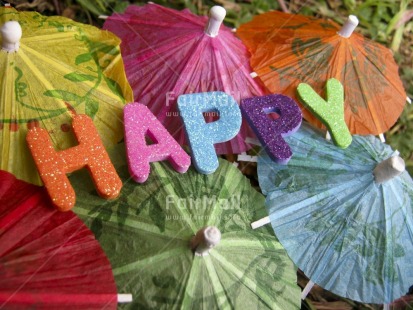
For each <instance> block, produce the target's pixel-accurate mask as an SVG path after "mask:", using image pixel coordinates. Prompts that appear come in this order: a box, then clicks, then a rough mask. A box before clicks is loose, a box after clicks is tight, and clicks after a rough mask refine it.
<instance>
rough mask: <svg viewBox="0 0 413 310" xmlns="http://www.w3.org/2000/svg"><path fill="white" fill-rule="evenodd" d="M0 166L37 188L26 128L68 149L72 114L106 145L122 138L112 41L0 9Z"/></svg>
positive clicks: (118, 61) (61, 21)
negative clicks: (83, 118) (85, 118)
mask: <svg viewBox="0 0 413 310" xmlns="http://www.w3.org/2000/svg"><path fill="white" fill-rule="evenodd" d="M0 27H1V46H2V49H1V51H0V68H1V78H0V89H1V91H0V158H1V161H0V163H1V164H0V168H1V169H3V170H6V171H9V172H11V173H13V174H14V175H16V176H17V177H18V178H19V179H22V180H25V181H28V182H31V183H35V184H40V179H39V176H38V174H37V172H36V169H35V167H34V163H33V160H32V159H31V155H30V152H29V151H28V149H27V146H26V140H25V138H26V133H27V130H28V128H31V127H33V126H40V127H42V128H45V129H47V130H48V131H49V133H50V135H51V136H52V139H53V142H54V145H55V147H56V148H57V149H65V148H67V147H69V146H71V145H73V142H74V140H73V137H72V134H71V132H70V130H71V126H70V124H71V118H72V115H73V113H79V114H87V115H89V116H91V117H92V118H93V120H94V123H95V126H96V127H97V129H98V131H99V133H100V135H101V137H102V139H103V142H104V144H105V145H106V146H109V145H113V144H114V143H117V142H119V140H121V139H122V137H123V123H122V108H123V106H124V104H125V103H127V102H132V101H133V94H132V90H131V88H130V85H129V84H128V82H127V80H126V75H125V72H124V68H123V62H122V58H121V55H120V50H119V44H120V41H119V39H118V38H116V36H115V35H113V34H111V33H109V32H107V31H102V30H100V29H98V28H96V27H93V26H90V25H84V24H80V23H76V22H74V21H72V20H70V19H67V18H64V17H58V16H55V17H46V16H42V15H40V14H38V13H36V12H17V11H16V10H15V9H13V8H10V7H1V8H0Z"/></svg>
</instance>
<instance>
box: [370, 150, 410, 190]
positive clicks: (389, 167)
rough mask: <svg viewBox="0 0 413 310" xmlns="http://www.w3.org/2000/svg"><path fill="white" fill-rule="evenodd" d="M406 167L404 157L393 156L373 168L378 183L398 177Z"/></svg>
mask: <svg viewBox="0 0 413 310" xmlns="http://www.w3.org/2000/svg"><path fill="white" fill-rule="evenodd" d="M405 169H406V165H405V163H404V160H403V158H401V157H400V156H393V157H390V158H388V159H386V160H383V161H382V162H381V163H379V164H378V165H377V166H376V168H374V170H373V175H374V179H375V181H376V183H378V184H381V183H384V182H386V181H389V180H391V179H393V178H394V177H397V176H398V175H399V174H401V173H402V172H403V171H404V170H405Z"/></svg>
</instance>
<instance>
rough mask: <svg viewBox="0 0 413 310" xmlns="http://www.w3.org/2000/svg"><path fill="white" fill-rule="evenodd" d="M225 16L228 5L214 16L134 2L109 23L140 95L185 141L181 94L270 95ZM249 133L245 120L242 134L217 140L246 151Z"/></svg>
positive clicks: (225, 149)
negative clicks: (255, 76)
mask: <svg viewBox="0 0 413 310" xmlns="http://www.w3.org/2000/svg"><path fill="white" fill-rule="evenodd" d="M224 16H225V10H224V9H223V8H222V7H213V8H212V9H211V11H210V18H209V20H208V18H207V17H205V16H197V15H194V14H192V13H191V12H189V11H188V10H184V11H176V10H173V9H169V8H165V7H162V6H159V5H156V4H147V5H145V6H140V7H138V6H133V5H131V6H129V7H128V8H127V10H126V11H125V13H123V14H114V15H112V16H110V17H108V19H107V20H106V22H105V24H104V25H103V28H104V29H107V30H109V31H112V32H113V33H115V34H116V35H117V36H119V37H120V38H121V39H122V43H121V52H122V56H123V59H124V63H125V71H126V75H127V77H128V80H129V83H130V85H131V87H132V89H133V93H134V96H135V100H137V101H139V102H140V103H143V104H145V105H147V106H148V107H149V108H150V109H151V111H152V112H153V113H154V114H155V115H156V117H157V118H158V119H159V120H160V121H161V122H162V123H163V124H164V126H165V127H166V129H168V130H169V132H170V133H171V134H172V135H173V136H174V137H175V139H176V140H177V141H178V142H179V143H181V144H184V142H185V135H184V131H183V124H182V122H181V119H180V117H179V112H178V111H177V109H176V100H177V97H178V96H179V95H182V94H189V93H200V92H211V91H224V92H226V93H227V94H229V95H232V96H233V97H234V98H235V99H236V100H237V101H238V102H240V100H241V99H244V98H249V97H254V96H261V95H263V94H264V87H263V86H262V85H261V84H258V82H257V81H254V80H253V79H252V78H251V76H250V72H251V67H250V65H249V54H248V51H247V48H246V47H245V46H244V45H243V44H242V42H241V41H240V40H239V39H238V38H237V37H236V36H235V35H234V34H233V33H232V32H231V29H229V28H228V27H225V26H223V25H221V26H220V23H221V22H222V20H223V19H224ZM218 30H219V31H218ZM210 112H211V113H206V114H207V115H205V118H206V119H207V121H211V120H214V119H215V118H214V116H216V115H214V113H213V111H210ZM246 137H254V134H253V133H252V131H251V129H250V128H249V127H248V124H247V123H246V122H245V121H244V122H243V123H242V125H241V130H240V132H239V134H238V135H237V136H236V137H235V138H233V139H232V140H231V141H229V142H226V143H218V144H216V145H215V148H216V151H217V152H218V153H219V154H228V153H231V154H239V153H241V152H243V151H246V150H247V149H249V148H250V146H249V145H246V144H245V138H246Z"/></svg>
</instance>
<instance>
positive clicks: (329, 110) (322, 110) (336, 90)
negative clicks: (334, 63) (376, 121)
mask: <svg viewBox="0 0 413 310" xmlns="http://www.w3.org/2000/svg"><path fill="white" fill-rule="evenodd" d="M297 92H298V96H299V98H300V100H301V101H302V102H303V104H305V105H306V107H307V108H308V109H309V110H310V111H311V113H313V114H314V116H315V117H317V118H318V119H319V120H320V121H321V122H322V123H323V124H324V125H325V126H326V127H327V129H328V131H329V132H330V134H331V138H332V139H333V142H334V144H335V145H337V146H338V147H340V148H342V149H345V148H347V147H348V146H349V145H350V144H351V142H352V140H353V138H352V136H351V134H350V131H349V130H348V127H347V124H346V122H345V120H344V89H343V85H342V84H341V83H340V81H338V80H336V79H329V80H328V81H327V85H326V97H327V100H324V99H323V98H321V97H320V96H319V95H318V94H317V93H316V92H315V91H314V89H312V88H311V86H310V85H308V84H305V83H300V84H299V85H298V87H297Z"/></svg>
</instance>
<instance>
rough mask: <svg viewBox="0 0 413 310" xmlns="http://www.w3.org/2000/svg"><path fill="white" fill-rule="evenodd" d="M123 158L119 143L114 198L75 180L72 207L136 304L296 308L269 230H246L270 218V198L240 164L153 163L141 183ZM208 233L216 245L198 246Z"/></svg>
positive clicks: (284, 261)
mask: <svg viewBox="0 0 413 310" xmlns="http://www.w3.org/2000/svg"><path fill="white" fill-rule="evenodd" d="M114 157H115V158H114ZM124 157H125V154H124V151H123V147H122V146H121V147H120V148H119V149H115V150H114V152H113V153H112V158H113V162H114V163H115V166H116V167H117V169H118V173H119V175H120V176H121V178H122V180H123V182H124V187H123V189H122V192H121V195H120V197H119V198H118V199H117V200H114V201H105V200H103V199H101V198H99V197H98V196H97V195H96V192H95V191H94V189H93V184H92V183H91V182H90V181H89V178H88V177H87V176H85V175H82V174H78V173H76V174H73V175H72V176H71V177H70V179H71V181H72V184H73V185H74V187H75V189H76V192H77V193H78V199H77V205H76V207H75V208H74V209H73V210H74V212H76V213H77V214H78V215H79V216H80V217H81V218H82V219H83V220H84V221H85V223H86V224H87V225H88V226H89V227H90V228H91V229H92V230H93V231H94V233H95V234H96V236H97V238H98V240H99V242H100V243H101V245H102V247H103V248H104V249H105V250H106V253H107V254H108V257H109V259H110V260H111V263H112V267H113V268H114V269H113V271H114V275H115V279H116V282H117V285H118V288H119V291H124V290H125V291H128V292H132V293H133V296H134V302H133V304H131V305H130V308H132V309H134V308H137V307H139V308H156V309H160V308H173V309H175V308H186V309H190V308H194V307H196V308H205V309H217V308H251V307H254V308H260V309H267V308H280V309H299V307H300V296H299V295H300V288H299V287H298V286H297V285H296V270H295V268H294V267H293V265H292V263H291V261H290V260H289V258H288V257H287V255H286V253H285V251H284V249H283V248H282V247H281V246H280V244H279V243H278V242H277V240H276V239H275V237H274V235H273V232H272V231H271V229H269V230H268V229H267V228H265V227H263V228H262V229H260V230H256V231H253V230H251V229H250V227H249V222H250V221H251V220H252V219H253V218H254V217H255V216H257V214H263V213H264V214H265V208H264V205H263V204H264V197H263V196H262V195H261V194H259V193H258V192H257V191H255V190H254V189H253V188H252V187H251V185H250V183H249V181H248V179H246V178H245V177H244V176H242V174H241V173H240V172H239V171H238V170H237V168H235V167H234V166H233V165H231V164H230V163H229V162H227V161H223V160H221V161H220V166H219V168H218V170H217V171H216V172H215V173H214V174H211V175H202V174H199V173H198V172H196V171H195V170H194V169H190V170H188V172H186V173H185V174H179V173H177V172H175V171H173V170H172V169H171V168H170V167H169V165H168V164H166V163H153V164H151V166H152V167H151V170H152V172H151V175H150V176H149V178H148V180H147V181H146V182H145V183H144V184H137V183H135V182H133V181H132V180H131V179H130V177H129V173H128V168H127V166H126V163H125V158H124ZM116 158H117V159H116ZM208 226H214V228H211V227H210V228H208V229H206V227H208ZM217 229H218V230H219V231H220V232H219V231H217ZM197 232H198V233H197ZM203 232H205V233H207V235H208V232H209V236H210V238H209V239H208V240H209V241H211V244H209V245H210V246H212V245H214V244H215V247H213V248H211V249H208V247H206V245H205V244H204V243H202V242H201V243H199V244H198V241H199V238H200V235H202V233H203ZM195 235H197V237H196V238H195V240H194V239H193V237H194V236H195ZM212 237H213V238H212ZM191 239H193V240H192V244H191ZM219 239H220V241H219V242H218V244H216V243H217V241H218V240H219ZM191 248H192V249H194V250H195V253H194V251H193V250H191ZM208 250H210V251H209V253H208ZM198 252H199V254H197V253H198ZM202 254H203V255H204V256H201V255H202Z"/></svg>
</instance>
